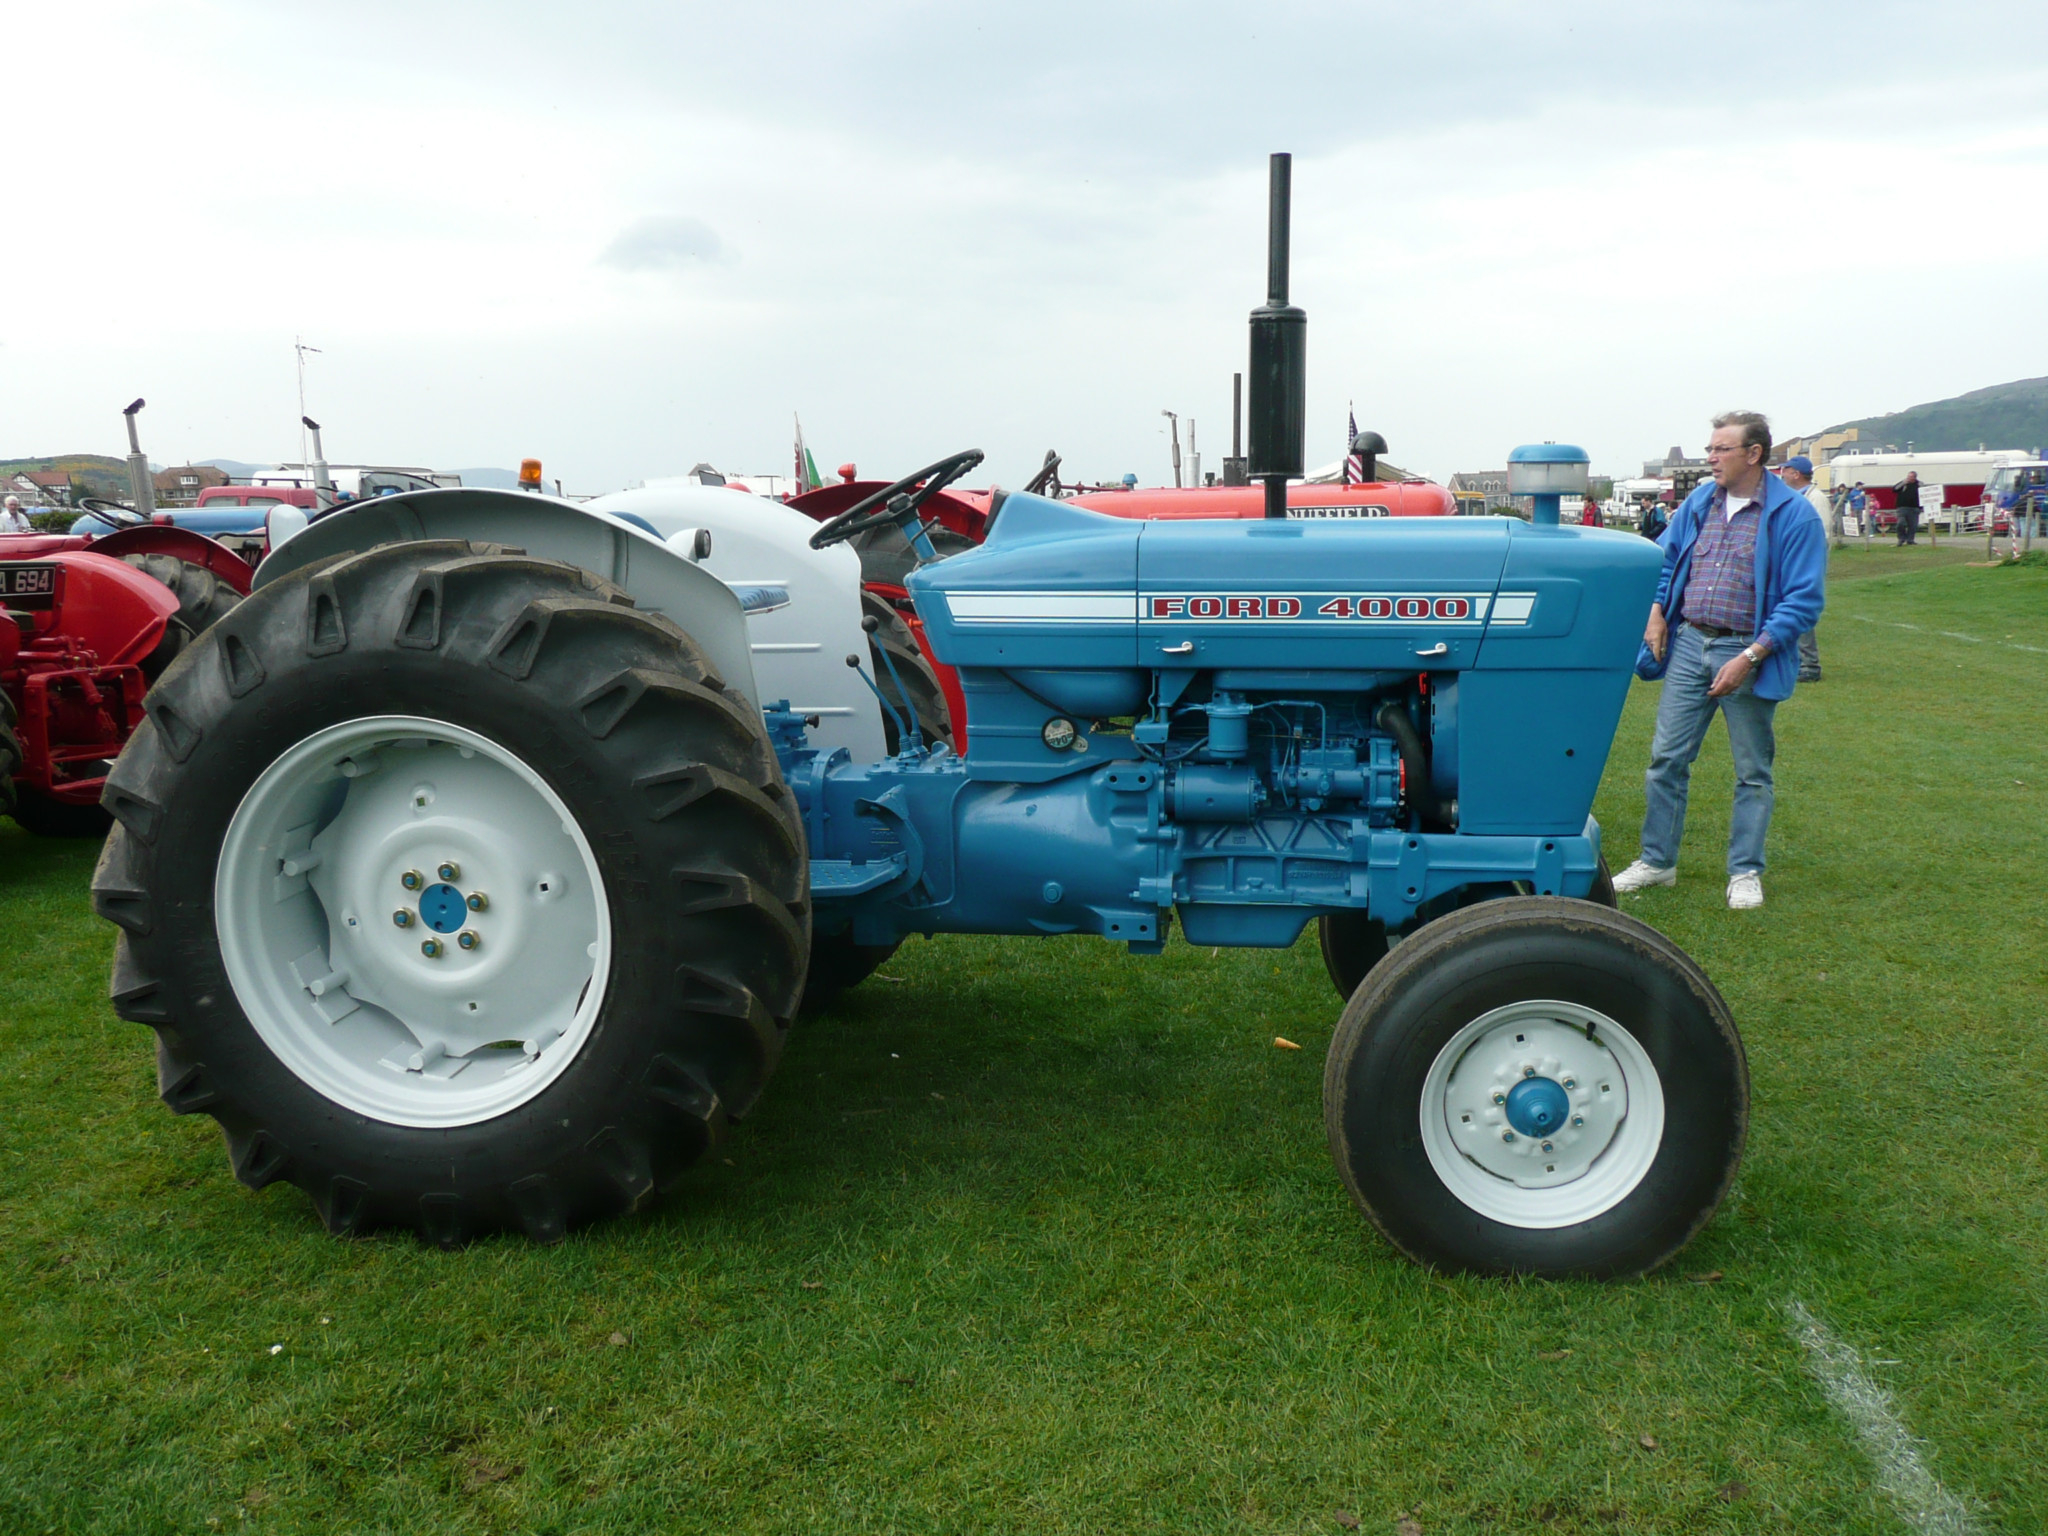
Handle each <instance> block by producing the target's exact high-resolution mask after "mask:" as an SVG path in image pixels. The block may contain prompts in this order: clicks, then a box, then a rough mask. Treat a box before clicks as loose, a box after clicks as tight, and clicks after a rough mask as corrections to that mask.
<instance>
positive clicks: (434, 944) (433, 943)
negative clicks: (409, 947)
mask: <svg viewBox="0 0 2048 1536" xmlns="http://www.w3.org/2000/svg"><path fill="white" fill-rule="evenodd" d="M420 953H421V954H423V955H425V956H426V957H427V958H428V959H429V960H438V959H440V958H441V941H440V940H439V939H428V940H426V941H425V942H424V943H422V944H421V945H420Z"/></svg>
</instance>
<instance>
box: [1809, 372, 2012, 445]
mask: <svg viewBox="0 0 2048 1536" xmlns="http://www.w3.org/2000/svg"><path fill="white" fill-rule="evenodd" d="M1850 427H1856V428H1858V429H1860V432H1861V435H1860V436H1859V437H1858V438H1857V442H1858V444H1859V445H1861V444H1863V443H1867V442H1872V441H1874V442H1875V443H1876V444H1877V446H1879V447H1884V446H1887V445H1889V446H1891V447H1894V448H1897V449H1898V450H1899V451H1900V452H1904V451H1905V447H1906V444H1908V443H1911V444H1912V445H1913V447H1914V450H1915V451H1916V452H1920V453H1943V452H1951V451H1954V450H1956V449H1967V448H1975V447H1977V446H1978V445H1980V444H1981V445H1982V446H1984V447H1986V448H2043V447H2048V378H2041V379H2016V380H2014V381H2013V382H2012V383H2010V384H1993V385H1992V386H1991V387H1990V388H1989V389H1973V390H1971V391H1970V392H1969V393H1968V394H1967V395H1957V396H1956V397H1955V398H1954V399H1952V400H1931V401H1929V402H1928V403H1927V404H1925V405H1914V406H1908V407H1907V408H1906V409H1905V410H1903V411H1894V412H1892V413H1891V414H1890V415H1888V416H1866V417H1865V418H1864V419H1863V420H1861V421H1845V422H1842V423H1840V424H1839V425H1837V426H1832V427H1829V428H1827V431H1829V432H1845V431H1847V430H1848V429H1849V428H1850ZM1822 435H1824V434H1822V433H1815V434H1814V436H1816V437H1818V436H1822Z"/></svg>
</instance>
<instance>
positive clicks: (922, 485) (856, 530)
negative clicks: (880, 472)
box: [811, 448, 983, 549]
mask: <svg viewBox="0 0 2048 1536" xmlns="http://www.w3.org/2000/svg"><path fill="white" fill-rule="evenodd" d="M982 458H983V454H982V451H981V450H980V449H979V448H969V449H966V450H964V451H963V452H960V453H956V454H952V455H950V456H949V457H947V458H943V459H940V460H939V461H938V463H936V464H927V465H925V467H924V468H923V469H920V470H919V471H917V473H916V474H912V475H905V476H904V477H903V478H902V479H901V480H898V481H897V482H896V483H895V484H894V485H885V486H883V487H882V488H881V489H880V490H879V491H876V492H875V493H874V494H873V495H872V496H863V497H862V498H861V499H860V500H859V501H857V502H855V503H854V504H853V505H852V506H850V507H848V508H847V509H846V510H845V511H844V512H842V513H840V514H839V515H838V516H837V517H835V518H832V519H831V520H830V521H828V522H827V523H826V524H825V525H824V526H823V527H821V528H820V529H819V530H818V531H817V532H816V533H814V534H812V535H811V548H813V549H824V548H825V547H827V546H828V545H832V544H840V543H843V542H845V541H846V540H847V539H852V538H858V537H859V536H860V535H861V534H863V533H866V532H867V531H868V530H869V529H870V528H881V527H884V526H887V525H891V524H893V525H896V526H899V527H900V526H902V525H903V524H905V523H909V522H911V521H912V520H913V519H915V518H916V516H917V509H918V508H919V507H921V506H923V505H924V504H925V503H926V502H928V501H930V500H931V499H932V498H933V497H934V496H936V495H938V494H939V492H941V491H943V490H944V489H945V488H946V487H947V486H949V485H951V484H952V483H953V482H954V481H955V480H958V479H959V478H960V477H961V476H962V475H964V474H966V473H967V471H969V470H970V469H972V468H974V466H975V465H977V464H979V463H980V462H981V461H982ZM913 487H914V489H913Z"/></svg>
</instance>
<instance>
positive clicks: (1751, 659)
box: [1742, 645, 1764, 672]
mask: <svg viewBox="0 0 2048 1536" xmlns="http://www.w3.org/2000/svg"><path fill="white" fill-rule="evenodd" d="M1742 659H1743V660H1744V661H1746V662H1748V663H1749V670H1750V671H1752V672H1754V671H1755V670H1756V669H1757V668H1758V667H1760V666H1762V665H1763V664H1764V659H1763V657H1762V655H1760V654H1759V653H1758V651H1757V648H1756V647H1755V646H1753V645H1745V646H1744V647H1743V648H1742Z"/></svg>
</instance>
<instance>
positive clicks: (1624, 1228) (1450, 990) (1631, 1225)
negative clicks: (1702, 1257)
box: [1323, 896, 1749, 1278]
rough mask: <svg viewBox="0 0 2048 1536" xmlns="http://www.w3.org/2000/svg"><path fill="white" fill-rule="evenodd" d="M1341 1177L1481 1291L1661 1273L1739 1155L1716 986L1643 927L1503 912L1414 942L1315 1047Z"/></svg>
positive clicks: (1378, 1220)
mask: <svg viewBox="0 0 2048 1536" xmlns="http://www.w3.org/2000/svg"><path fill="white" fill-rule="evenodd" d="M1323 1113H1324V1119H1325V1122H1326V1124H1327V1126H1328V1129H1329V1134H1330V1150H1331V1152H1332V1154H1333V1155H1334V1156H1335V1158H1336V1161H1337V1168H1338V1171H1339V1172H1340V1173H1341V1174H1342V1175H1343V1178H1344V1182H1345V1184H1346V1185H1347V1186H1349V1188H1350V1190H1351V1193H1352V1195H1353V1197H1354V1198H1355V1199H1356V1200H1357V1201H1358V1204H1359V1206H1360V1208H1361V1209H1363V1210H1364V1212H1365V1214H1366V1215H1367V1216H1368V1217H1369V1218H1371V1220H1372V1222H1373V1224H1374V1225H1375V1226H1377V1227H1378V1228H1379V1229H1380V1231H1381V1232H1383V1233H1384V1234H1386V1236H1387V1238H1388V1240H1389V1241H1391V1242H1392V1243H1393V1244H1394V1246H1395V1247H1397V1248H1399V1249H1400V1250H1401V1251H1402V1252H1403V1253H1405V1254H1407V1255H1408V1256H1409V1257H1411V1258H1413V1259H1416V1260H1418V1261H1420V1262H1421V1263H1424V1264H1429V1265H1436V1266H1440V1267H1442V1268H1445V1269H1456V1270H1468V1271H1475V1272H1479V1273H1487V1274H1530V1275H1543V1276H1552V1277H1560V1276H1567V1275H1577V1276H1585V1277H1589V1278H1608V1277H1612V1276H1618V1275H1633V1274H1640V1273H1642V1272H1644V1271H1646V1270H1651V1269H1655V1268H1656V1267H1657V1266H1658V1265H1659V1264H1662V1263H1664V1262H1665V1261H1666V1260H1667V1259H1669V1258H1670V1257H1671V1256H1672V1255H1673V1254H1675V1253H1677V1252H1678V1250H1679V1249H1681V1248H1683V1247H1684V1246H1685V1245H1686V1243H1687V1242H1689V1241H1690V1240H1691V1239H1692V1237H1693V1236H1694V1234H1696V1233H1697V1232H1698V1231H1699V1230H1700V1229H1701V1228H1702V1227H1704V1226H1705V1225H1706V1224H1707V1221H1708V1219H1709V1218H1710V1217H1711V1216H1712V1215H1713V1214H1714V1210H1715V1208H1716V1207H1717V1206H1718V1205H1719V1204H1720V1202H1721V1197H1722V1196H1723V1195H1724V1194H1726V1193H1727V1190H1728V1186H1729V1184H1730V1183H1731V1182H1732V1181H1733V1179H1734V1177H1735V1169H1736V1166H1737V1164H1738V1163H1739V1162H1740V1161H1741V1158H1742V1144H1743V1139H1744V1136H1745V1133H1746V1131H1747V1128H1748V1123H1749V1070H1748V1066H1747V1064H1746V1062H1745V1060H1744V1058H1743V1052H1742V1042H1741V1040H1740V1039H1739V1038H1738V1037H1737V1035H1736V1032H1735V1024H1734V1021H1733V1020H1732V1019H1731V1018H1730V1017H1729V1014H1728V1006H1727V1004H1726V1003H1724V1002H1723V1001H1722V999H1721V995H1720V993H1719V992H1717V991H1715V990H1714V985H1713V983H1712V982H1710V981H1708V980H1707V978H1706V976H1705V975H1704V974H1703V973H1702V972H1701V971H1700V969H1699V967H1698V966H1696V965H1694V964H1693V963H1692V961H1691V960H1689V959H1687V958H1686V956H1685V955H1684V953H1683V952H1682V951H1680V950H1679V949H1678V947H1677V946H1676V945H1674V944H1672V943H1671V941H1670V940H1668V939H1666V938H1665V937H1664V936H1663V935H1662V934H1660V933H1658V932H1657V931H1656V930H1655V929H1654V928H1651V927H1649V926H1648V925H1646V924H1644V923H1640V922H1638V921H1636V920H1635V919H1634V918H1632V917H1627V916H1625V915H1623V914H1622V913H1619V912H1613V911H1609V910H1608V909H1606V908H1604V907H1600V906H1596V905H1595V904H1593V903H1591V902H1586V901H1573V900H1570V899H1567V898H1563V897H1556V896H1513V897H1504V898H1501V899H1499V900H1495V901H1484V902H1480V903H1478V904H1477V905H1475V906H1471V907H1466V908H1463V909H1461V910H1459V911H1456V912H1453V913H1451V914H1450V915H1448V916H1446V917H1442V918H1439V919H1438V920H1437V921H1435V922H1433V923H1430V924H1428V925H1426V926H1425V927H1423V928H1421V929H1420V930H1418V931H1417V932H1415V933H1413V934H1411V935H1410V936H1409V937H1408V938H1406V939H1405V940H1403V941H1402V942H1401V944H1400V945H1399V946H1397V947H1396V948H1395V950H1394V951H1393V953H1392V954H1390V955H1389V956H1388V957H1387V958H1386V960H1385V961H1383V962H1382V963H1381V964H1380V965H1378V966H1376V967H1375V968H1374V969H1373V971H1372V974H1371V975H1370V976H1369V977H1368V978H1367V980H1366V983H1365V985H1364V986H1362V987H1360V988H1359V990H1358V991H1357V993H1356V994H1354V995H1353V997H1352V999H1351V1001H1350V1004H1349V1005H1348V1006H1347V1007H1346V1008H1345V1010H1344V1014H1343V1017H1342V1019H1341V1020H1340V1021H1339V1023H1338V1025H1337V1032H1336V1035H1335V1037H1334V1038H1333V1039H1332V1041H1331V1042H1330V1054H1329V1059H1328V1062H1327V1064H1326V1065H1325V1068H1324V1072H1323Z"/></svg>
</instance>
